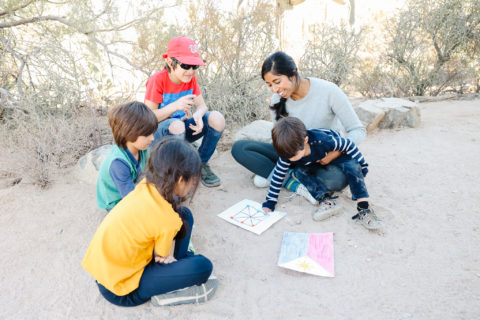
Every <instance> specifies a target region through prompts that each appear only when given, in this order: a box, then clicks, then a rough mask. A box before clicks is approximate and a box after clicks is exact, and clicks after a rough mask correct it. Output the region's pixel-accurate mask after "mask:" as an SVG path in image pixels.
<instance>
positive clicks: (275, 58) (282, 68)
mask: <svg viewBox="0 0 480 320" xmlns="http://www.w3.org/2000/svg"><path fill="white" fill-rule="evenodd" d="M268 72H271V73H272V74H274V75H284V76H287V77H288V78H289V79H290V81H292V78H293V77H295V80H294V82H295V84H296V85H297V87H298V86H299V85H300V74H299V73H298V70H297V65H296V64H295V61H293V58H292V57H290V56H289V55H288V54H286V53H284V52H282V51H277V52H275V53H273V54H272V55H270V56H269V57H268V58H267V59H265V61H264V62H263V65H262V79H263V80H265V74H267V73H268ZM286 101H287V99H286V98H283V97H280V101H279V102H278V103H276V104H274V105H273V106H270V109H272V110H274V111H275V120H278V119H280V118H282V117H288V112H287V108H286V105H285V102H286Z"/></svg>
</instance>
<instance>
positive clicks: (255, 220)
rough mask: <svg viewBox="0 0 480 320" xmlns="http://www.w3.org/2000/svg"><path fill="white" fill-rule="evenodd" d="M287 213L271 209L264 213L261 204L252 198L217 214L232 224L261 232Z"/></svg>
mask: <svg viewBox="0 0 480 320" xmlns="http://www.w3.org/2000/svg"><path fill="white" fill-rule="evenodd" d="M286 214H287V213H286V212H280V211H273V212H269V213H264V212H263V210H262V205H261V204H260V203H258V202H255V201H252V200H248V199H245V200H242V201H240V202H238V203H236V204H234V205H233V206H231V207H230V208H228V209H227V210H225V211H223V212H222V213H220V214H219V215H218V216H219V217H220V218H222V219H224V220H226V221H228V222H230V223H232V224H234V225H237V226H239V227H241V228H243V229H245V230H248V231H251V232H253V233H256V234H261V233H262V232H264V231H265V230H267V229H268V228H270V226H271V225H272V224H274V223H275V222H277V221H278V220H280V219H281V218H283V217H284V216H285V215H286Z"/></svg>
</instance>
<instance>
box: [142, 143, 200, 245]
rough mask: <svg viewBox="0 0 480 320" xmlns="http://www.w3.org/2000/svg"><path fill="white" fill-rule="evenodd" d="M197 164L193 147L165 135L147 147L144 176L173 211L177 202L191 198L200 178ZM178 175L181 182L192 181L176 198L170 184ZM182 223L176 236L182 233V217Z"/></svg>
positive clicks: (197, 159)
mask: <svg viewBox="0 0 480 320" xmlns="http://www.w3.org/2000/svg"><path fill="white" fill-rule="evenodd" d="M200 165H201V160H200V156H199V155H198V152H197V150H195V149H194V148H193V147H192V146H191V145H190V144H189V143H188V142H186V141H185V140H183V139H179V138H178V137H165V138H163V139H162V140H160V142H158V143H157V144H156V145H155V146H154V147H153V149H152V151H151V154H150V159H148V164H147V168H146V171H145V178H146V179H147V183H153V184H154V185H155V187H156V188H157V190H158V192H159V193H160V194H161V195H162V197H163V198H164V199H165V200H167V201H168V202H169V203H170V204H171V205H172V207H173V209H174V210H175V211H177V205H178V203H180V202H182V201H184V200H186V199H187V198H193V195H194V194H195V191H196V190H197V187H198V183H199V181H200ZM180 177H182V178H183V179H184V180H185V182H190V181H193V187H192V190H191V191H190V192H189V194H188V195H187V196H185V197H184V198H177V197H175V195H174V188H175V185H176V184H177V182H178V181H179V179H180ZM192 179H193V180H192ZM183 224H184V225H183V226H182V229H180V231H179V232H178V234H177V237H180V238H183V237H184V236H185V230H186V229H185V224H186V221H183Z"/></svg>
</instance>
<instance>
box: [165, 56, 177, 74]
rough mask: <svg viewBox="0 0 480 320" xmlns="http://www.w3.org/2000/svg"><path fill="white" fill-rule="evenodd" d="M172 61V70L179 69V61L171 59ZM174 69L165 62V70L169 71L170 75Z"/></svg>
mask: <svg viewBox="0 0 480 320" xmlns="http://www.w3.org/2000/svg"><path fill="white" fill-rule="evenodd" d="M171 59H172V68H173V69H174V70H175V68H176V67H177V64H178V60H177V59H175V58H171ZM172 68H170V66H169V65H168V63H166V62H165V68H164V69H167V71H168V73H170V72H172Z"/></svg>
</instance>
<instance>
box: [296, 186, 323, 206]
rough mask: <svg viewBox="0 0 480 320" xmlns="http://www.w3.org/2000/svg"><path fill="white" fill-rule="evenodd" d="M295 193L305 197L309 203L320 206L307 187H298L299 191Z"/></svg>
mask: <svg viewBox="0 0 480 320" xmlns="http://www.w3.org/2000/svg"><path fill="white" fill-rule="evenodd" d="M295 193H296V194H298V195H300V196H302V197H304V198H305V199H307V201H308V202H310V203H311V204H313V205H317V204H318V201H317V200H315V198H314V197H313V196H312V194H311V193H310V192H309V191H308V189H307V187H305V186H304V185H303V184H299V185H298V187H297V191H295Z"/></svg>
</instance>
